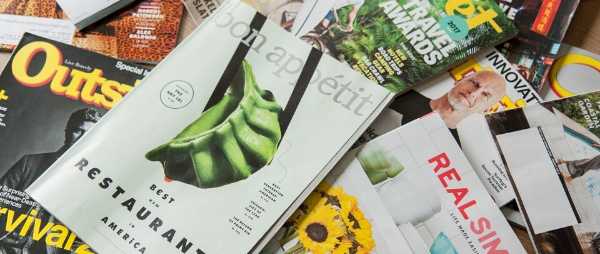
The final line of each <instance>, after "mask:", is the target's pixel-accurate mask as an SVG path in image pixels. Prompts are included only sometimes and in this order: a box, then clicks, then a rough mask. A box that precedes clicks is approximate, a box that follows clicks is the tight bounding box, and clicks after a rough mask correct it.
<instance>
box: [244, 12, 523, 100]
mask: <svg viewBox="0 0 600 254" xmlns="http://www.w3.org/2000/svg"><path fill="white" fill-rule="evenodd" d="M246 2H249V3H251V4H252V5H254V6H256V7H257V9H259V10H260V11H261V12H262V13H264V14H265V15H267V16H268V17H269V19H271V20H273V21H274V22H276V23H278V24H280V25H281V26H282V27H284V28H285V29H286V30H288V31H290V32H291V33H292V34H294V35H295V36H297V37H299V38H301V39H302V40H304V41H306V42H308V43H309V44H311V45H313V46H314V47H315V48H317V49H319V50H321V51H323V52H325V53H326V54H329V55H332V56H334V57H335V58H337V59H338V60H340V61H342V62H346V63H347V64H349V65H350V66H352V68H353V69H354V70H356V71H358V72H360V73H362V74H363V75H365V76H366V77H368V78H369V79H371V80H373V81H375V82H377V83H378V84H379V85H381V86H384V87H386V88H388V89H389V90H390V91H393V92H397V93H403V92H406V91H407V90H408V89H410V88H411V87H413V86H415V85H419V84H420V83H421V82H422V81H424V80H426V79H429V78H432V77H434V76H435V75H436V74H439V73H442V72H444V71H446V70H448V69H449V68H450V67H452V66H454V65H457V64H459V63H461V62H462V61H463V60H464V59H466V58H467V57H468V56H471V55H473V54H475V53H477V52H478V51H479V50H480V49H482V48H487V47H492V46H495V45H497V44H499V43H501V42H503V41H505V40H507V39H509V38H511V37H513V36H514V35H515V34H516V32H517V30H516V28H515V27H514V25H513V23H512V22H511V21H510V20H509V19H508V18H507V17H506V16H505V15H504V13H503V12H502V10H501V9H500V8H499V7H498V5H497V4H496V2H495V1H493V0H483V1H471V0H468V1H462V0H460V1H457V0H428V1H417V0H375V1H364V0H353V1H348V0H336V1H315V0H306V1H296V0H278V1H259V0H256V1H255V0H246Z"/></svg>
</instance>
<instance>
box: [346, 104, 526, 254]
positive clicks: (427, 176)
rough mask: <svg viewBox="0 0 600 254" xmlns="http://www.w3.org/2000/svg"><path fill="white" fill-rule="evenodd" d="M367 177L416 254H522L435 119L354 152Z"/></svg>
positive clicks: (430, 117)
mask: <svg viewBox="0 0 600 254" xmlns="http://www.w3.org/2000/svg"><path fill="white" fill-rule="evenodd" d="M358 149H359V151H358V154H357V156H356V158H355V160H356V161H357V162H359V163H352V164H350V165H349V168H347V169H346V170H354V169H350V168H354V167H357V168H360V169H362V170H364V171H365V172H366V174H367V175H368V177H369V179H370V181H371V183H372V184H373V186H374V187H375V189H376V191H377V193H378V194H379V196H380V197H381V200H382V201H383V203H384V205H385V207H386V208H387V211H388V212H389V213H390V214H391V216H392V218H393V220H394V224H395V225H396V226H397V227H398V228H399V229H400V231H401V232H402V234H403V235H404V237H405V238H406V239H407V240H408V243H409V244H410V247H411V249H412V250H413V251H414V252H415V253H432V254H437V253H443V254H459V253H460V254H466V253H526V252H525V250H524V248H523V246H522V245H521V243H520V241H519V240H518V239H517V237H516V235H515V234H514V232H513V231H512V229H511V228H510V226H509V225H508V223H507V221H506V219H505V218H504V217H503V216H502V213H501V212H500V210H499V209H498V207H497V206H496V205H495V204H494V202H493V200H492V199H491V198H490V195H489V194H488V192H487V191H486V190H485V188H484V187H483V185H482V184H481V181H480V180H479V177H478V176H477V174H476V173H475V171H474V170H473V168H472V167H471V166H470V164H469V162H468V161H467V159H466V157H465V156H464V154H463V153H462V152H461V150H460V147H459V146H458V145H457V143H456V142H455V140H454V138H453V137H452V135H451V134H450V132H449V131H448V127H447V126H446V125H445V123H444V121H443V120H442V118H441V117H440V116H439V115H438V114H431V115H428V116H425V117H423V118H420V119H418V120H415V121H413V122H411V123H409V124H407V125H405V126H402V127H400V128H397V129H395V130H393V131H391V132H388V133H386V134H384V135H382V136H380V137H378V138H376V139H374V140H372V141H370V142H368V143H367V144H365V145H363V146H362V147H360V148H358Z"/></svg>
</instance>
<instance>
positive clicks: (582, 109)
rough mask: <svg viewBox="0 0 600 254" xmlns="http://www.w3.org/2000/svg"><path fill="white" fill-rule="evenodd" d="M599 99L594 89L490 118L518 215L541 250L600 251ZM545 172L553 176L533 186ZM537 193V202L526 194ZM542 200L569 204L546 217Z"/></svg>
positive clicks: (534, 194) (532, 194) (546, 202)
mask: <svg viewBox="0 0 600 254" xmlns="http://www.w3.org/2000/svg"><path fill="white" fill-rule="evenodd" d="M599 103H600V94H598V92H594V93H589V94H583V95H577V96H573V97H569V98H566V99H561V100H555V101H550V102H545V103H543V104H540V105H533V106H528V107H526V108H523V109H517V110H511V111H506V112H500V113H497V114H492V115H488V116H487V117H486V118H487V119H486V122H487V125H488V128H489V130H490V132H491V133H492V135H493V136H494V138H495V140H496V141H497V144H498V147H499V148H501V149H502V150H501V151H502V154H503V159H504V163H505V166H506V169H507V175H508V176H509V178H510V179H511V181H510V184H511V187H512V188H514V189H515V194H516V195H515V197H516V201H517V202H516V203H517V205H518V209H520V215H521V216H522V217H523V221H524V222H525V223H524V224H525V225H526V227H527V230H528V231H529V233H530V236H531V238H532V242H533V243H534V245H535V247H536V249H537V252H538V253H594V252H596V251H599V250H600V249H598V240H597V238H598V237H597V235H598V232H600V221H598V218H600V217H599V216H598V215H599V214H600V206H598V204H600V203H599V201H598V200H597V199H596V196H597V195H596V192H597V188H596V185H597V182H599V181H598V179H600V178H599V177H600V176H598V175H596V171H597V170H596V169H597V168H598V166H597V163H596V161H597V160H596V159H597V156H598V155H599V154H600V149H599V147H600V145H598V144H600V138H599V134H600V132H599V130H600V126H598V124H597V123H598V121H597V119H596V118H597V116H598V113H600V112H599V110H600V109H599V108H598V104H599ZM538 127H540V128H538ZM540 130H541V131H540ZM514 139H519V140H520V142H514V141H513V140H514ZM524 140H525V141H528V142H522V141H524ZM513 149H514V150H513ZM519 151H521V152H519ZM526 156H529V158H530V159H529V160H527V158H528V157H526ZM535 156H538V157H535ZM533 158H538V159H535V160H534V159H533ZM536 164H537V165H536ZM528 165H530V166H528ZM515 172H516V173H515ZM521 172H532V173H528V174H525V173H521ZM519 173H521V174H519ZM515 174H516V175H515ZM544 175H546V176H545V177H551V178H549V180H546V181H545V185H543V186H542V187H540V188H539V190H536V188H532V184H531V183H532V182H536V181H540V180H539V179H538V176H540V177H542V176H544ZM515 177H516V178H519V179H518V180H515ZM552 189H553V190H554V191H553V192H548V190H552ZM561 192H562V194H561ZM536 195H537V196H538V197H540V198H539V199H534V201H536V202H531V199H528V198H529V197H531V196H536ZM561 200H562V201H561ZM544 205H546V206H548V205H551V206H553V207H557V206H562V207H570V209H564V208H563V209H560V210H559V209H553V210H552V211H553V212H552V213H555V216H553V217H552V218H545V217H544V216H543V215H544V214H547V213H549V210H550V209H545V212H544V213H540V212H539V207H541V206H542V207H543V206H544Z"/></svg>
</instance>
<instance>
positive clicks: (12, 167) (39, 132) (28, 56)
mask: <svg viewBox="0 0 600 254" xmlns="http://www.w3.org/2000/svg"><path fill="white" fill-rule="evenodd" d="M148 72H149V70H148V69H145V68H143V67H139V66H135V65H133V64H130V63H127V62H123V61H120V60H116V59H113V58H109V57H105V56H102V55H99V54H96V53H92V52H88V51H86V50H82V49H78V48H75V47H72V46H69V45H66V44H63V43H59V42H56V41H52V40H49V39H46V38H42V37H38V36H35V35H33V34H25V35H24V36H23V38H22V40H21V42H20V43H19V45H18V46H17V47H16V50H15V51H14V53H13V55H12V57H11V59H10V61H9V64H8V65H7V66H6V68H5V69H4V71H3V72H2V74H0V140H2V147H3V148H2V149H0V203H2V205H1V207H2V208H1V209H0V211H1V213H2V214H3V216H2V217H0V229H1V230H0V253H36V254H46V253H48V254H50V253H71V252H73V253H90V252H91V250H90V249H89V246H88V245H87V244H85V243H83V242H82V241H81V240H79V238H77V236H76V234H75V233H73V232H72V231H71V230H70V229H67V228H66V227H65V226H64V225H63V224H62V223H61V222H60V221H59V220H57V219H56V217H54V216H53V215H52V214H51V213H49V212H48V211H47V210H46V209H44V208H42V206H41V205H40V204H38V203H36V202H35V201H34V200H33V199H32V198H31V197H29V196H28V195H27V194H26V193H25V192H24V191H25V188H27V187H28V186H29V185H31V183H33V181H34V180H35V179H37V178H38V177H39V176H40V175H41V174H43V173H44V172H45V171H46V170H47V169H48V167H49V166H50V165H51V164H52V163H53V162H54V161H55V160H56V159H57V158H58V157H59V156H60V155H61V154H62V153H63V152H65V151H66V150H67V149H68V148H69V147H70V146H72V145H73V144H74V143H75V142H76V141H77V140H78V139H79V138H80V137H81V136H82V135H83V134H84V133H85V132H87V131H88V130H89V129H90V128H91V127H92V126H93V125H94V124H95V123H96V122H98V120H99V119H100V117H101V116H102V115H103V114H104V112H106V110H108V109H110V108H112V107H114V106H115V104H116V103H117V102H119V101H120V100H121V99H122V98H123V96H125V95H126V94H127V93H128V92H129V91H130V90H131V89H133V87H134V86H135V85H136V84H138V82H139V80H141V79H142V78H143V77H144V75H146V74H147V73H148ZM7 148H9V149H7Z"/></svg>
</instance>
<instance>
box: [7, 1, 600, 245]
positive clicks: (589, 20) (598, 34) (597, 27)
mask: <svg viewBox="0 0 600 254" xmlns="http://www.w3.org/2000/svg"><path fill="white" fill-rule="evenodd" d="M599 10H600V1H598V0H581V2H580V4H579V7H578V9H577V11H576V13H575V16H574V17H573V21H572V22H571V26H570V27H569V30H568V31H567V34H566V37H565V40H564V41H565V42H566V43H568V44H571V45H573V46H577V47H580V48H583V49H586V50H589V51H591V52H593V53H596V54H600V11H599ZM194 28H195V24H194V23H193V22H192V20H191V19H190V18H189V16H188V15H187V13H186V14H184V17H183V23H182V26H181V30H180V34H179V40H180V41H181V40H182V39H183V38H185V37H186V36H187V35H189V34H190V33H191V32H192V31H193V30H194ZM9 58H10V54H9V53H0V69H3V68H4V66H5V65H6V62H7V61H8V59H9ZM514 230H515V232H516V233H517V236H518V237H519V239H520V240H521V241H522V242H523V244H524V246H525V248H526V249H527V251H528V252H529V253H533V248H532V246H531V243H530V241H529V238H528V236H527V232H526V231H524V230H522V229H519V228H514Z"/></svg>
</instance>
